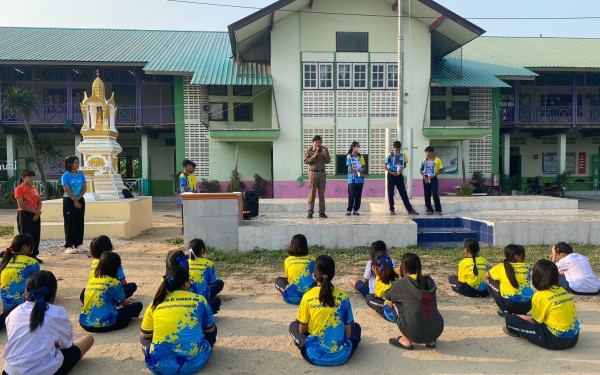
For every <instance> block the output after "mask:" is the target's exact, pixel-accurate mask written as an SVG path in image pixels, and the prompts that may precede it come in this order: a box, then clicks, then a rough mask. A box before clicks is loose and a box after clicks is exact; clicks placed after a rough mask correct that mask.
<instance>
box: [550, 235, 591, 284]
mask: <svg viewBox="0 0 600 375" xmlns="http://www.w3.org/2000/svg"><path fill="white" fill-rule="evenodd" d="M552 262H555V263H556V267H558V272H559V273H560V274H559V275H558V285H560V286H562V287H563V288H565V289H566V290H567V291H568V292H569V293H573V294H582V295H594V294H598V293H600V280H599V279H598V277H597V276H596V275H595V274H594V271H593V270H592V266H590V261H589V260H588V258H587V257H585V256H583V255H581V254H578V253H574V252H573V249H572V248H571V246H570V245H569V244H567V243H564V242H559V243H557V244H556V245H555V246H553V247H552Z"/></svg>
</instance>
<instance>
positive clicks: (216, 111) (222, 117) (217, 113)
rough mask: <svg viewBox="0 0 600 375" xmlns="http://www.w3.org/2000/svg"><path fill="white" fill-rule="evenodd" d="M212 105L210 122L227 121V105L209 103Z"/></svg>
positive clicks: (209, 116) (209, 115)
mask: <svg viewBox="0 0 600 375" xmlns="http://www.w3.org/2000/svg"><path fill="white" fill-rule="evenodd" d="M208 104H209V105H210V113H209V114H208V119H209V120H210V121H227V119H228V116H227V103H208Z"/></svg>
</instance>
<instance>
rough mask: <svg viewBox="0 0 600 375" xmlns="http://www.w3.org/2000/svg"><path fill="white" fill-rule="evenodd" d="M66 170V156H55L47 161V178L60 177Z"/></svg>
mask: <svg viewBox="0 0 600 375" xmlns="http://www.w3.org/2000/svg"><path fill="white" fill-rule="evenodd" d="M64 170H65V158H63V157H62V156H58V155H57V156H55V157H54V158H48V161H47V162H46V177H47V178H52V179H56V178H60V177H61V176H62V175H63V173H64Z"/></svg>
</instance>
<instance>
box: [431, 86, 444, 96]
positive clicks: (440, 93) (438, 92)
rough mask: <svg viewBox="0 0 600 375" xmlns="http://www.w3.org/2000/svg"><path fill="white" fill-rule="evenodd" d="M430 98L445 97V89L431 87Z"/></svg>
mask: <svg viewBox="0 0 600 375" xmlns="http://www.w3.org/2000/svg"><path fill="white" fill-rule="evenodd" d="M431 96H446V88H445V87H432V88H431Z"/></svg>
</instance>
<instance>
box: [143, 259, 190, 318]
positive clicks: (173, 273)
mask: <svg viewBox="0 0 600 375" xmlns="http://www.w3.org/2000/svg"><path fill="white" fill-rule="evenodd" d="M182 252H183V251H182ZM189 280H190V271H189V270H188V269H187V268H185V267H182V266H174V267H173V268H171V269H170V270H169V271H167V274H166V275H165V276H163V281H162V283H161V284H160V286H159V287H158V290H157V291H156V295H155V296H154V300H152V310H154V309H156V307H157V306H158V305H160V304H161V303H163V302H164V300H165V298H166V297H167V293H170V292H174V291H176V290H183V289H184V284H185V283H186V282H188V281H189Z"/></svg>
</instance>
